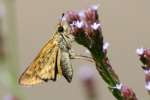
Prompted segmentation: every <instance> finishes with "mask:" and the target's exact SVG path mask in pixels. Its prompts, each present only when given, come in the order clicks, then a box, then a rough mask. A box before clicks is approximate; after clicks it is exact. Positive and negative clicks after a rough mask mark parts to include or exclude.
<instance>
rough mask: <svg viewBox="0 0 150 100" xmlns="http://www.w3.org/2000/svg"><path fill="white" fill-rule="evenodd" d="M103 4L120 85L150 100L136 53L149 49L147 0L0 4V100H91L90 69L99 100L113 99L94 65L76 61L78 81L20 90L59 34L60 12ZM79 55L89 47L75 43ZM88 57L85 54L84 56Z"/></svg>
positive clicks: (6, 1) (4, 0) (40, 0)
mask: <svg viewBox="0 0 150 100" xmlns="http://www.w3.org/2000/svg"><path fill="white" fill-rule="evenodd" d="M95 4H96V5H100V7H99V9H98V11H99V16H100V20H101V24H102V29H103V35H104V40H105V41H107V42H109V43H110V48H109V57H110V61H111V63H112V65H113V68H114V69H115V71H116V73H117V74H118V75H119V77H120V80H121V81H122V82H123V83H125V84H127V85H128V86H129V87H131V88H133V90H134V91H135V92H136V95H137V97H138V98H139V100H148V99H149V98H150V97H149V96H148V95H147V92H146V91H145V89H144V83H145V82H144V73H143V70H142V69H141V68H140V65H141V63H140V61H139V60H138V56H137V55H136V53H135V51H136V48H139V47H146V48H148V47H150V44H149V43H150V39H149V37H150V20H149V18H150V12H149V9H150V6H149V4H150V1H149V0H112V1H110V0H109V1H108V0H82V1H81V0H0V55H1V56H0V100H16V99H8V98H9V97H10V96H16V97H18V98H19V97H20V98H22V99H20V100H23V99H24V100H87V97H86V93H85V90H84V86H83V85H82V81H81V78H80V75H79V72H80V68H81V67H83V66H84V67H85V66H86V67H90V68H91V70H92V71H93V72H94V79H95V80H94V81H95V85H96V89H97V90H96V91H97V94H98V97H97V98H98V100H115V99H114V97H113V96H112V94H111V93H109V91H108V89H107V85H106V84H105V83H104V82H103V80H102V79H101V77H100V76H99V75H98V73H97V71H96V69H95V66H94V64H91V63H89V62H86V61H81V60H73V61H72V65H73V68H74V77H73V80H72V83H71V84H69V83H67V82H66V80H65V79H64V78H62V79H60V80H58V81H57V82H52V81H49V82H48V83H44V84H41V85H37V86H33V87H22V86H19V85H18V83H17V81H18V78H19V76H20V74H21V73H22V72H23V71H24V70H25V68H26V67H27V66H28V65H29V64H30V63H31V61H32V60H33V59H34V58H35V56H36V55H37V53H38V52H39V50H40V49H41V48H42V46H43V45H44V44H45V43H46V42H47V41H48V40H49V38H50V36H51V35H52V33H53V32H55V28H56V24H57V23H58V20H59V16H61V13H63V12H65V11H67V10H77V11H79V10H84V9H86V8H88V7H90V6H91V5H95ZM73 47H74V49H75V52H79V53H85V48H83V47H81V46H79V45H77V44H75V43H74V44H73ZM85 54H86V53H85Z"/></svg>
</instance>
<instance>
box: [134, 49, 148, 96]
mask: <svg viewBox="0 0 150 100" xmlns="http://www.w3.org/2000/svg"><path fill="white" fill-rule="evenodd" d="M136 52H137V54H138V55H139V57H140V61H141V62H142V63H143V64H144V65H143V66H141V67H142V69H143V70H144V73H145V89H146V90H147V91H148V93H150V49H144V48H140V49H137V50H136Z"/></svg>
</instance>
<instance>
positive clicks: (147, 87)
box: [145, 82, 150, 91]
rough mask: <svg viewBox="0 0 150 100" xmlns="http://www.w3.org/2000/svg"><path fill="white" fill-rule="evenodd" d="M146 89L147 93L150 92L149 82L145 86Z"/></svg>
mask: <svg viewBox="0 0 150 100" xmlns="http://www.w3.org/2000/svg"><path fill="white" fill-rule="evenodd" d="M145 89H146V90H147V91H150V82H148V83H147V84H146V85H145Z"/></svg>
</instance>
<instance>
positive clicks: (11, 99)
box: [3, 95, 19, 100]
mask: <svg viewBox="0 0 150 100" xmlns="http://www.w3.org/2000/svg"><path fill="white" fill-rule="evenodd" d="M3 100H19V99H18V98H17V97H16V96H13V95H6V96H4V98H3Z"/></svg>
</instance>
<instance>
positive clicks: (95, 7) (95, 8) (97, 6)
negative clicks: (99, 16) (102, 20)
mask: <svg viewBox="0 0 150 100" xmlns="http://www.w3.org/2000/svg"><path fill="white" fill-rule="evenodd" d="M91 8H92V9H93V10H97V9H98V8H99V5H93V6H92V7H91Z"/></svg>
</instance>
